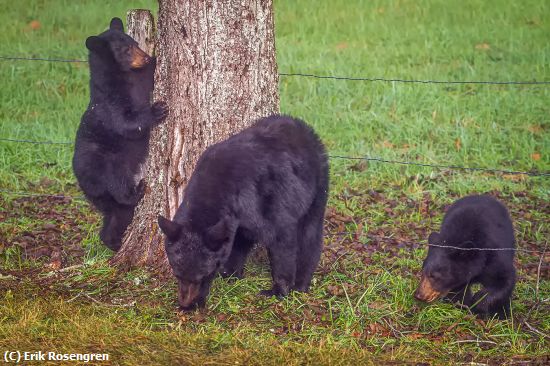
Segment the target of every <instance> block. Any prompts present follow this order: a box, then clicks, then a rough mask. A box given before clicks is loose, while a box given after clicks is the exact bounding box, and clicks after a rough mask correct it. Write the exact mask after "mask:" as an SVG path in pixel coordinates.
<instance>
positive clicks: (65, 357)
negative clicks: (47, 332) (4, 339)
mask: <svg viewBox="0 0 550 366" xmlns="http://www.w3.org/2000/svg"><path fill="white" fill-rule="evenodd" d="M4 361H5V362H7V363H19V362H25V361H83V362H90V361H109V354H107V353H58V352H42V351H35V352H27V351H24V352H22V351H5V352H4Z"/></svg>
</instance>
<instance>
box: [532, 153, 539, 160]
mask: <svg viewBox="0 0 550 366" xmlns="http://www.w3.org/2000/svg"><path fill="white" fill-rule="evenodd" d="M531 159H533V160H535V161H539V160H540V153H532V154H531Z"/></svg>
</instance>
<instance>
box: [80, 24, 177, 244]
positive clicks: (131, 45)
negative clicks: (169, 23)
mask: <svg viewBox="0 0 550 366" xmlns="http://www.w3.org/2000/svg"><path fill="white" fill-rule="evenodd" d="M86 47H87V48H88V49H89V51H90V53H89V63H90V103H89V105H88V109H87V110H86V112H85V113H84V115H83V116H82V119H81V121H80V126H79V128H78V132H77V134H76V142H75V151H74V156H73V170H74V173H75V176H76V178H77V180H78V183H79V185H80V188H81V189H82V191H83V192H84V194H85V195H86V197H87V198H88V200H90V201H91V203H92V204H93V205H94V206H95V207H96V208H97V209H98V210H99V211H100V212H101V213H102V214H103V227H102V229H101V232H100V237H101V239H102V240H103V242H104V243H105V244H106V245H107V246H108V247H109V248H111V249H112V250H115V251H116V250H118V249H119V248H120V245H121V241H122V236H123V235H124V231H125V230H126V228H127V227H128V225H129V224H130V222H131V221H132V217H133V215H134V208H135V206H136V205H137V203H138V202H139V200H140V199H141V198H142V196H143V192H144V182H143V180H141V177H140V174H141V167H142V164H143V163H144V161H145V158H146V156H147V152H148V148H149V133H150V130H151V127H152V126H153V125H155V124H156V123H159V122H160V121H161V120H162V119H164V118H165V117H166V115H167V113H168V109H167V106H166V104H165V103H163V102H156V103H154V104H153V105H151V93H152V91H153V76H154V72H155V59H154V58H153V57H149V56H148V55H147V54H146V53H145V52H143V51H142V50H141V49H140V48H139V47H138V45H137V43H136V42H135V41H134V40H133V39H132V38H131V37H130V36H128V35H126V34H125V33H124V29H123V25H122V21H121V20H120V19H118V18H113V19H112V20H111V24H110V28H109V29H108V30H107V31H105V32H103V33H101V34H100V35H98V36H91V37H89V38H88V39H87V40H86Z"/></svg>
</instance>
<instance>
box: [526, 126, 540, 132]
mask: <svg viewBox="0 0 550 366" xmlns="http://www.w3.org/2000/svg"><path fill="white" fill-rule="evenodd" d="M527 129H528V130H529V131H530V132H533V133H541V132H542V130H543V128H542V126H540V125H531V126H529V127H527Z"/></svg>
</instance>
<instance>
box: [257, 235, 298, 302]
mask: <svg viewBox="0 0 550 366" xmlns="http://www.w3.org/2000/svg"><path fill="white" fill-rule="evenodd" d="M294 238H296V235H295V234H294V235H291V234H290V235H289V234H287V235H285V239H286V240H278V241H277V242H276V243H274V245H269V246H268V253H269V262H270V264H271V277H272V279H273V285H272V287H271V289H270V290H263V291H261V292H260V294H261V295H264V296H268V297H270V296H276V297H278V298H282V297H285V296H286V295H288V293H289V291H290V289H291V288H292V287H293V286H294V280H295V277H296V253H297V249H298V248H297V247H296V239H294Z"/></svg>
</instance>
